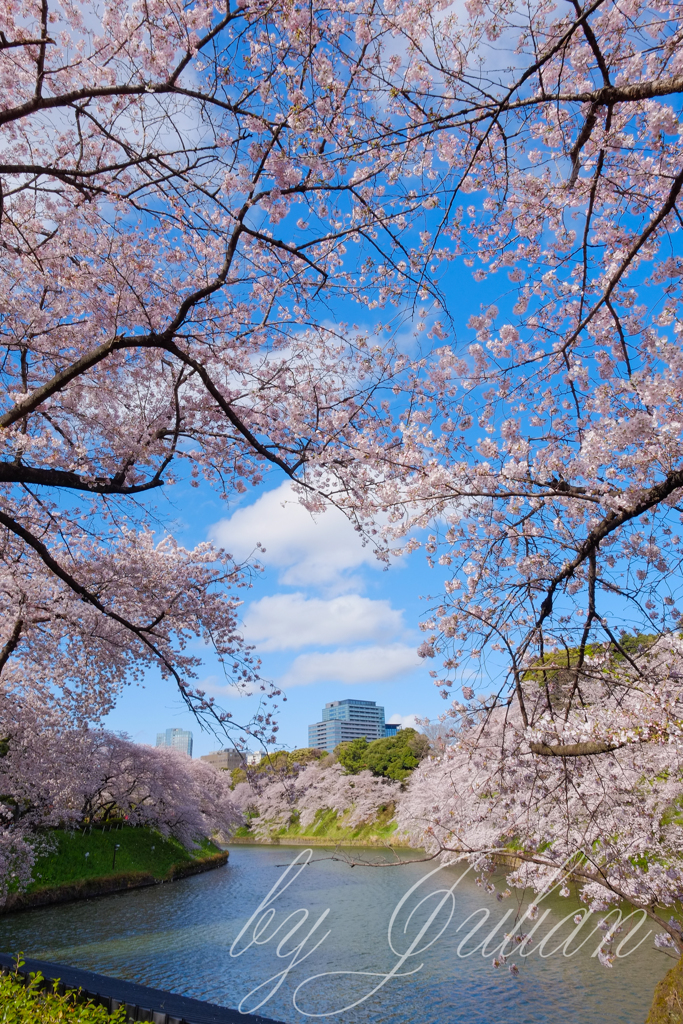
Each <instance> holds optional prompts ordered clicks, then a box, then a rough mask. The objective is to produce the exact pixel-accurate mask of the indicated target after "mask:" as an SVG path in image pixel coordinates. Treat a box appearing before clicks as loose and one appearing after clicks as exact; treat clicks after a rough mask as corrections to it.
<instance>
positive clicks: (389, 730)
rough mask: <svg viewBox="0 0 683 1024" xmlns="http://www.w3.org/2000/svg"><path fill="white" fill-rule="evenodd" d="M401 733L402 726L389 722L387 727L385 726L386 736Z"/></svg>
mask: <svg viewBox="0 0 683 1024" xmlns="http://www.w3.org/2000/svg"><path fill="white" fill-rule="evenodd" d="M400 731H401V726H400V725H396V723H395V722H387V723H386V725H385V726H384V735H385V736H395V735H396V733H397V732H400Z"/></svg>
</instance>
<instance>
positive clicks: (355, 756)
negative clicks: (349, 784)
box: [336, 729, 429, 782]
mask: <svg viewBox="0 0 683 1024" xmlns="http://www.w3.org/2000/svg"><path fill="white" fill-rule="evenodd" d="M428 750H429V740H428V739H427V737H426V736H423V735H422V734H420V733H418V732H417V731H416V730H415V729H402V730H401V731H400V732H398V733H397V734H396V735H395V736H385V737H384V738H383V739H378V740H372V741H371V742H370V743H368V741H367V740H366V739H365V738H364V737H361V738H359V739H355V740H351V741H350V742H348V743H340V744H339V746H338V747H337V748H336V753H337V754H338V757H339V763H340V764H341V765H343V767H344V768H345V769H346V771H347V772H348V773H349V774H351V775H356V774H358V773H359V772H362V771H366V770H368V769H369V770H370V771H371V772H372V774H373V775H378V776H382V777H383V778H386V779H393V780H394V781H397V782H402V781H403V780H404V779H406V778H407V777H408V776H409V775H410V773H411V772H412V771H413V769H415V768H416V767H417V766H418V764H419V763H420V761H421V760H422V758H423V757H424V756H425V754H426V753H427V751H428Z"/></svg>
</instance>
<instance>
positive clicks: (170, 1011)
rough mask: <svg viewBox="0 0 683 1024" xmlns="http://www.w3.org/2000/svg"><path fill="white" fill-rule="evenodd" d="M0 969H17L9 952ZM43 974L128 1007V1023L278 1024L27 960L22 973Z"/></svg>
mask: <svg viewBox="0 0 683 1024" xmlns="http://www.w3.org/2000/svg"><path fill="white" fill-rule="evenodd" d="M0 967H5V968H7V967H11V968H13V967H14V960H13V958H12V957H11V956H9V955H8V954H7V953H0ZM31 971H40V972H41V973H42V975H43V977H45V978H49V979H50V980H52V979H54V978H59V979H60V981H61V982H62V983H63V984H64V985H65V986H66V987H67V988H76V989H78V988H81V989H83V991H84V992H85V993H87V994H88V995H91V996H99V997H100V1000H99V1002H101V1003H102V1005H105V1006H107V1007H108V1009H109V1010H110V1011H111V1010H114V1009H116V1007H117V1006H118V1005H120V1004H122V1003H125V1004H126V1005H127V1008H128V1014H127V1017H128V1020H133V1021H136V1020H140V1021H143V1020H147V1021H154V1022H157V1024H175V1022H178V1024H181V1022H182V1024H279V1022H278V1021H273V1020H271V1019H270V1018H268V1017H259V1016H257V1015H252V1014H242V1013H238V1011H237V1010H231V1009H229V1008H228V1007H227V1006H217V1005H216V1004H215V1003H204V1002H202V1001H201V1000H200V999H189V998H188V997H187V996H178V995H175V994H174V993H173V992H162V991H161V989H156V988H147V987H146V986H145V985H136V984H135V983H134V982H132V981H121V980H119V979H118V978H109V977H106V976H105V975H104V974H93V972H92V971H82V970H81V969H80V968H79V967H67V966H66V965H65V964H51V963H46V962H44V961H42V960H29V959H28V958H27V959H26V961H25V964H24V966H23V967H22V969H21V973H22V974H28V973H30V972H31Z"/></svg>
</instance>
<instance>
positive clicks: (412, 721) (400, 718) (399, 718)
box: [387, 715, 419, 732]
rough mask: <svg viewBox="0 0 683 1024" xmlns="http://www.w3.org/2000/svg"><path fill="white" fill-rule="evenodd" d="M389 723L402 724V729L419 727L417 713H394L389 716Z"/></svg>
mask: <svg viewBox="0 0 683 1024" xmlns="http://www.w3.org/2000/svg"><path fill="white" fill-rule="evenodd" d="M387 725H400V726H401V728H402V729H417V730H418V732H419V726H418V724H417V715H392V716H391V718H387Z"/></svg>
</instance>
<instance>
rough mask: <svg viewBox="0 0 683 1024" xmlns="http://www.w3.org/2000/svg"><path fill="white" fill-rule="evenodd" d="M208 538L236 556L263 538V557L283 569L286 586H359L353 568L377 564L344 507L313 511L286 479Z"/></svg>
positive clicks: (218, 525)
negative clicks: (311, 511) (306, 506)
mask: <svg viewBox="0 0 683 1024" xmlns="http://www.w3.org/2000/svg"><path fill="white" fill-rule="evenodd" d="M283 503H285V504H284V507H283ZM209 537H210V539H211V540H212V541H214V543H216V544H219V545H220V546H221V547H223V548H225V549H226V550H227V551H229V552H230V553H231V554H232V555H234V556H235V558H238V559H243V558H246V557H247V556H248V555H250V554H251V553H252V552H253V551H254V548H255V547H256V544H257V542H260V543H261V544H263V546H264V547H265V549H266V552H265V554H264V555H259V559H260V561H262V562H263V563H264V564H265V565H270V566H273V567H274V568H276V569H279V570H280V583H283V584H286V585H287V586H295V587H301V586H334V587H336V588H337V589H347V588H348V587H349V586H354V585H355V583H354V581H353V580H350V579H349V576H348V574H349V571H350V570H353V569H357V568H359V567H360V566H361V565H374V566H375V567H379V563H378V561H377V559H376V558H375V556H374V555H373V553H372V549H371V548H370V547H363V545H362V542H361V538H360V537H359V536H358V534H357V533H356V531H355V530H354V528H353V526H352V525H351V523H350V522H349V520H348V519H347V518H346V516H345V515H344V514H343V513H342V512H339V511H338V510H337V509H334V508H331V509H328V511H326V512H324V513H322V514H321V515H317V516H312V515H311V514H310V512H308V511H307V510H306V509H305V508H304V507H303V505H301V504H299V501H298V500H297V498H296V496H295V494H294V492H293V490H292V486H291V484H290V483H288V482H286V483H283V484H281V485H280V486H279V487H276V488H275V489H274V490H272V491H267V492H266V493H265V494H262V495H261V497H260V498H258V499H257V500H256V501H255V502H254V503H253V505H248V506H246V507H245V508H238V509H237V510H236V511H235V512H233V514H232V515H231V516H230V517H229V518H228V519H221V520H219V521H218V522H217V523H215V524H214V526H213V527H212V528H211V530H210V531H209Z"/></svg>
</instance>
